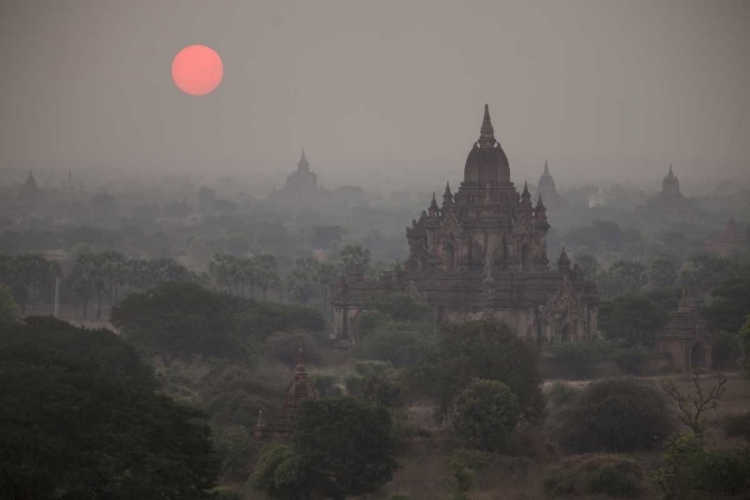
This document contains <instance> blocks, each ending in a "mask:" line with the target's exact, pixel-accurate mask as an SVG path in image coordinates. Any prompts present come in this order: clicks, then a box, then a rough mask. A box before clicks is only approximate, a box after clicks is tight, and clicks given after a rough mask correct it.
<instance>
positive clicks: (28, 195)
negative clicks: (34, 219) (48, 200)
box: [18, 170, 39, 201]
mask: <svg viewBox="0 0 750 500" xmlns="http://www.w3.org/2000/svg"><path fill="white" fill-rule="evenodd" d="M18 196H19V197H20V198H21V200H22V201H34V200H36V198H37V197H38V196H39V186H38V185H37V183H36V179H34V174H33V173H32V172H31V171H30V170H29V176H28V177H27V178H26V182H25V183H24V185H23V187H22V188H21V191H20V192H19V193H18Z"/></svg>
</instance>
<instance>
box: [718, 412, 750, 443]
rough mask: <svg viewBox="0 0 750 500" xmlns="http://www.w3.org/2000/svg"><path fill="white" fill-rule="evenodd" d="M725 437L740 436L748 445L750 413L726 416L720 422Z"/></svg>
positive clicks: (749, 441)
mask: <svg viewBox="0 0 750 500" xmlns="http://www.w3.org/2000/svg"><path fill="white" fill-rule="evenodd" d="M721 426H722V428H723V429H724V433H725V434H726V435H727V437H735V436H740V437H742V438H743V439H744V440H745V441H747V442H748V443H750V413H740V414H739V415H727V416H726V417H724V419H723V421H722V422H721Z"/></svg>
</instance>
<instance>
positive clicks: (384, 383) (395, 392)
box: [344, 374, 404, 408]
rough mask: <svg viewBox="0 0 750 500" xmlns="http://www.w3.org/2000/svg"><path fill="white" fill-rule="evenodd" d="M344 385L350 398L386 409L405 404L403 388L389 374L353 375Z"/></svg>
mask: <svg viewBox="0 0 750 500" xmlns="http://www.w3.org/2000/svg"><path fill="white" fill-rule="evenodd" d="M344 385H345V386H346V391H347V392H348V393H349V395H350V396H353V397H356V398H360V399H365V400H367V401H371V402H373V403H376V404H378V405H381V406H384V407H386V408H395V407H397V406H400V405H401V403H402V402H403V401H402V395H403V392H404V391H403V387H402V386H401V384H399V383H398V382H397V381H396V380H395V379H394V377H393V376H389V375H388V374H369V375H351V376H349V377H347V378H346V380H345V381H344Z"/></svg>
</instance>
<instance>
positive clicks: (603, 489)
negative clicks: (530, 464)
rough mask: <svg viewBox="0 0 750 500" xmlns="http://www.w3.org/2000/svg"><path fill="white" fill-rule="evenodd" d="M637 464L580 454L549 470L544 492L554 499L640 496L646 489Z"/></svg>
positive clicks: (641, 471) (611, 457) (624, 460)
mask: <svg viewBox="0 0 750 500" xmlns="http://www.w3.org/2000/svg"><path fill="white" fill-rule="evenodd" d="M643 479H644V476H643V470H642V469H641V466H640V465H639V464H638V462H635V461H633V460H630V459H628V458H625V457H620V456H617V455H579V456H575V457H570V458H567V459H565V460H563V461H562V463H561V464H560V465H556V466H553V467H551V468H549V469H548V470H547V472H546V474H545V477H544V490H545V491H546V492H547V494H548V495H549V496H550V497H552V498H557V497H570V496H583V495H606V496H611V497H630V498H633V497H638V496H640V494H641V492H642V491H643V490H644V484H643Z"/></svg>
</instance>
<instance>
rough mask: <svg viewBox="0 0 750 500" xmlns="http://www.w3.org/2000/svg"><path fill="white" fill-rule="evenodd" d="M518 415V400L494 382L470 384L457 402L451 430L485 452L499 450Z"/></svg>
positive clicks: (500, 384)
mask: <svg viewBox="0 0 750 500" xmlns="http://www.w3.org/2000/svg"><path fill="white" fill-rule="evenodd" d="M520 413H521V408H520V406H519V404H518V398H517V397H516V396H515V394H513V393H512V392H511V391H510V389H509V388H508V386H507V385H505V384H503V383H502V382H498V381H496V380H480V379H475V380H473V381H472V382H471V383H470V384H469V385H468V387H467V388H466V389H464V391H463V392H461V394H459V395H458V398H457V399H456V403H455V408H454V412H453V428H454V429H455V430H456V433H457V434H458V435H459V436H460V437H461V438H463V439H465V440H467V441H469V442H470V443H472V444H473V445H474V446H477V447H478V448H481V449H483V450H485V451H496V450H500V449H502V448H503V447H504V446H505V445H506V442H507V439H508V435H509V434H510V432H511V431H512V430H513V428H514V427H515V426H516V423H517V422H518V418H519V416H520Z"/></svg>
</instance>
